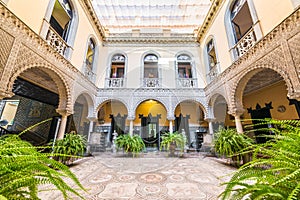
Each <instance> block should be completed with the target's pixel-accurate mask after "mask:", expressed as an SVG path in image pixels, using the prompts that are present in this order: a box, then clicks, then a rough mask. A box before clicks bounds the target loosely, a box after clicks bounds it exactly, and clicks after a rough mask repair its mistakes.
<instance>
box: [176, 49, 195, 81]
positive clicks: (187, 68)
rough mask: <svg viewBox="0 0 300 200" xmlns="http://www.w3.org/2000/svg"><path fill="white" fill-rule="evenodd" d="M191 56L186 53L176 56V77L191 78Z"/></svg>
mask: <svg viewBox="0 0 300 200" xmlns="http://www.w3.org/2000/svg"><path fill="white" fill-rule="evenodd" d="M191 61H192V59H191V57H190V56H188V55H186V54H181V55H179V56H177V65H178V78H193V73H192V66H191Z"/></svg>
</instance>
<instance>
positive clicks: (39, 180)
mask: <svg viewBox="0 0 300 200" xmlns="http://www.w3.org/2000/svg"><path fill="white" fill-rule="evenodd" d="M38 149H39V148H38V147H34V146H32V145H31V144H30V143H28V142H26V141H23V140H21V139H20V138H19V137H18V136H17V135H5V136H2V137H0V194H1V195H0V199H39V198H38V186H39V185H43V184H52V185H54V186H55V187H56V188H57V189H58V190H60V191H61V192H62V194H63V196H64V199H67V198H68V196H69V193H73V194H75V195H77V196H79V197H81V196H80V195H79V193H78V192H77V188H76V189H75V188H74V186H72V187H71V186H69V185H68V184H67V183H65V182H64V180H65V178H68V179H69V180H70V181H72V182H73V183H75V186H76V187H78V189H82V190H84V188H83V186H82V185H81V184H80V182H79V181H78V179H77V178H76V176H75V175H74V174H73V173H72V172H71V171H70V170H69V168H68V167H67V166H65V165H63V164H62V163H60V162H57V161H55V160H53V159H51V157H52V156H53V154H47V153H41V152H39V151H38ZM81 198H82V197H81Z"/></svg>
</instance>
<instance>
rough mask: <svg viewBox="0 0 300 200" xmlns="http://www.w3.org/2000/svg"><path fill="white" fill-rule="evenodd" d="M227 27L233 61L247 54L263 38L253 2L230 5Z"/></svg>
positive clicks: (237, 2)
mask: <svg viewBox="0 0 300 200" xmlns="http://www.w3.org/2000/svg"><path fill="white" fill-rule="evenodd" d="M225 27H226V31H227V37H228V41H229V45H230V48H231V50H230V52H231V54H232V58H233V60H236V59H237V58H238V57H240V56H242V55H243V54H245V53H246V52H247V51H248V50H249V49H250V48H251V47H252V46H254V44H255V43H256V41H258V40H259V39H260V38H261V37H262V32H261V29H260V26H259V22H258V18H257V15H256V12H255V7H254V4H253V2H252V0H235V1H233V2H232V3H231V4H229V5H228V9H227V11H226V14H225Z"/></svg>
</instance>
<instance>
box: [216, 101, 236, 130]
mask: <svg viewBox="0 0 300 200" xmlns="http://www.w3.org/2000/svg"><path fill="white" fill-rule="evenodd" d="M213 111H214V117H215V119H214V121H213V123H212V124H213V131H214V132H217V131H218V130H219V129H220V128H224V127H226V128H227V127H232V126H234V122H233V119H232V117H231V116H230V115H229V114H228V106H227V102H226V100H225V98H224V97H223V96H222V95H218V96H217V97H216V99H215V100H214V103H213Z"/></svg>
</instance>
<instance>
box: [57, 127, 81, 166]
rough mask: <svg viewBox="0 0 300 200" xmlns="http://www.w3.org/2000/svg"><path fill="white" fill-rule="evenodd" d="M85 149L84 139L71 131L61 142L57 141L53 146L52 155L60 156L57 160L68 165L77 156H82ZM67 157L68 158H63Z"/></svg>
mask: <svg viewBox="0 0 300 200" xmlns="http://www.w3.org/2000/svg"><path fill="white" fill-rule="evenodd" d="M85 148H86V139H85V137H84V136H82V135H80V134H76V132H74V131H72V132H70V133H68V134H66V135H65V137H64V138H63V139H61V140H57V141H56V142H55V143H54V146H53V153H55V154H62V155H63V156H57V159H58V160H59V161H61V162H62V163H64V164H67V165H70V164H72V163H73V161H74V160H76V159H77V158H78V157H79V156H83V153H84V150H85ZM64 155H69V156H64Z"/></svg>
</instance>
